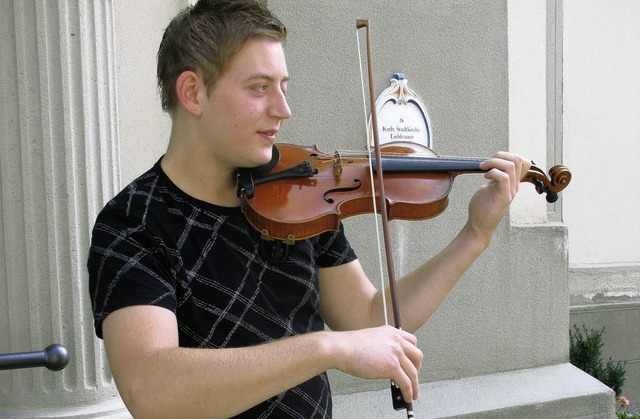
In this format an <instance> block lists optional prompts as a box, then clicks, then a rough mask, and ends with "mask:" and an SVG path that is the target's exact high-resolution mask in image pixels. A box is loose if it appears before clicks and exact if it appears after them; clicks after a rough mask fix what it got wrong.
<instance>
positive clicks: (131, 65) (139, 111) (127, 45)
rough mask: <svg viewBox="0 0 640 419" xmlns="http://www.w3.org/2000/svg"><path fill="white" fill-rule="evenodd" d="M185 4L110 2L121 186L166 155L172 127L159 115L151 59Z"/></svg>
mask: <svg viewBox="0 0 640 419" xmlns="http://www.w3.org/2000/svg"><path fill="white" fill-rule="evenodd" d="M186 3H187V2H186V0H154V1H149V0H145V1H130V0H116V1H115V5H114V8H115V36H116V65H117V91H118V137H119V141H120V170H121V176H120V179H121V180H122V186H124V185H127V184H128V183H129V182H131V181H132V180H133V179H135V178H136V177H138V176H139V175H141V174H142V173H143V172H144V171H145V170H147V169H149V168H150V167H151V166H152V165H153V164H154V163H155V162H156V161H157V160H158V159H159V158H160V156H161V155H162V154H163V153H164V152H165V151H166V148H167V144H168V140H169V133H170V130H171V121H170V118H169V116H168V115H167V114H165V113H163V112H162V109H161V105H160V96H159V95H158V93H157V84H156V53H157V52H158V47H159V46H160V40H161V39H162V33H163V32H164V29H165V28H166V26H167V25H168V24H169V21H170V20H171V19H172V18H173V16H175V15H176V14H177V13H178V11H179V10H180V9H181V8H182V7H184V6H185V5H186Z"/></svg>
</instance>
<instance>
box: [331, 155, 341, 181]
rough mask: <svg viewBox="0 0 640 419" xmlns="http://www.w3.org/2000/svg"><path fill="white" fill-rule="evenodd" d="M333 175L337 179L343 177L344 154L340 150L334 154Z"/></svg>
mask: <svg viewBox="0 0 640 419" xmlns="http://www.w3.org/2000/svg"><path fill="white" fill-rule="evenodd" d="M333 176H334V177H335V178H337V179H341V178H342V156H341V155H340V152H339V151H336V153H335V154H334V155H333Z"/></svg>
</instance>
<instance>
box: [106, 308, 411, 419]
mask: <svg viewBox="0 0 640 419" xmlns="http://www.w3.org/2000/svg"><path fill="white" fill-rule="evenodd" d="M102 330H103V336H104V342H105V346H106V349H107V355H108V357H109V363H110V365H111V370H112V372H113V376H114V379H115V381H116V384H117V386H118V390H119V391H120V395H121V397H122V399H123V400H124V402H125V404H126V405H127V408H128V409H129V410H130V412H131V413H132V414H133V415H134V416H135V417H136V418H147V417H149V418H163V417H168V418H174V417H181V418H189V417H195V418H203V417H229V416H233V415H236V414H239V413H241V412H243V411H245V410H247V409H249V408H251V407H252V406H255V405H256V404H259V403H260V402H262V401H264V400H267V399H268V398H270V397H272V396H275V395H277V394H279V393H281V392H282V391H285V390H287V389H289V388H292V387H295V386H296V385H298V384H300V383H302V382H304V381H306V380H308V379H310V378H312V377H314V376H316V375H318V374H320V373H322V372H324V371H326V370H328V369H332V368H338V369H341V370H343V371H345V372H348V373H350V374H353V375H357V376H360V377H363V378H391V379H394V380H396V381H398V382H407V381H409V382H411V381H414V382H417V372H418V369H419V363H420V361H421V359H422V354H421V353H418V352H419V350H418V349H417V348H416V347H415V337H413V335H410V334H408V333H406V332H402V331H399V330H397V329H394V328H392V327H388V326H386V327H380V328H374V329H365V330H361V331H352V332H316V333H309V334H305V335H301V336H296V337H291V338H286V339H280V340H277V341H273V342H269V343H265V344H261V345H256V346H251V347H246V348H229V349H200V348H181V347H179V346H178V333H177V322H176V318H175V315H174V313H173V312H171V311H170V310H167V309H165V308H162V307H156V306H130V307H125V308H122V309H119V310H116V311H114V312H113V313H111V314H109V315H108V316H107V318H106V319H105V320H104V321H103V324H102ZM364 342H369V343H374V342H375V344H373V345H366V344H365V343H364ZM416 351H417V352H416ZM411 358H413V359H411ZM416 364H417V366H416ZM407 375H411V376H412V377H411V378H410V379H407V378H405V377H406V376H407ZM408 391H409V394H411V395H412V396H413V395H417V391H414V392H411V390H408ZM412 396H410V397H412Z"/></svg>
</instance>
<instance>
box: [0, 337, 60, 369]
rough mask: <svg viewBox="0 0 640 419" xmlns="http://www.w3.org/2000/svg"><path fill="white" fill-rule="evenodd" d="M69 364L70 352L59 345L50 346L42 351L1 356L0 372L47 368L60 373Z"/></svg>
mask: <svg viewBox="0 0 640 419" xmlns="http://www.w3.org/2000/svg"><path fill="white" fill-rule="evenodd" d="M68 363H69V351H67V348H65V347H64V346H62V345H60V344H59V343H54V344H52V345H49V346H47V347H46V348H45V349H44V350H42V351H34V352H16V353H9V354H0V370H12V369H18V368H36V367H46V368H47V369H49V370H51V371H60V370H62V369H64V367H66V366H67V364H68Z"/></svg>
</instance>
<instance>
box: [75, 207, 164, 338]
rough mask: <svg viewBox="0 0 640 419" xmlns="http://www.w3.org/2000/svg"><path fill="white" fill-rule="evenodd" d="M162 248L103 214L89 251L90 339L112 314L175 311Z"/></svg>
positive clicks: (120, 219)
mask: <svg viewBox="0 0 640 419" xmlns="http://www.w3.org/2000/svg"><path fill="white" fill-rule="evenodd" d="M167 256H168V255H167V252H166V251H165V250H164V246H163V245H162V243H161V242H160V241H159V240H158V239H156V238H154V236H153V235H152V234H151V233H150V232H149V231H147V230H146V229H145V228H144V226H141V225H136V223H135V222H133V220H128V219H127V218H126V217H125V216H123V215H114V214H109V213H108V212H104V211H103V213H101V214H100V216H99V217H98V220H97V221H96V224H95V226H94V229H93V233H92V240H91V248H90V251H89V259H88V264H87V266H88V270H89V292H90V296H91V305H92V307H93V315H94V326H95V331H96V335H97V336H98V337H99V338H102V321H103V320H104V319H105V318H106V317H107V316H108V315H109V314H110V313H112V312H113V311H115V310H118V309H120V308H123V307H127V306H132V305H156V306H161V307H165V308H167V309H169V310H172V311H174V312H175V310H176V306H177V302H176V287H175V281H174V280H173V278H174V275H172V269H171V264H170V263H169V261H168V257H167Z"/></svg>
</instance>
